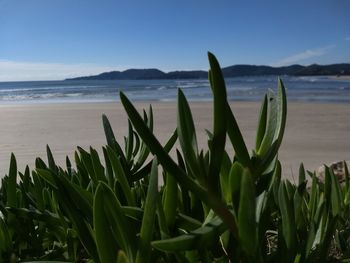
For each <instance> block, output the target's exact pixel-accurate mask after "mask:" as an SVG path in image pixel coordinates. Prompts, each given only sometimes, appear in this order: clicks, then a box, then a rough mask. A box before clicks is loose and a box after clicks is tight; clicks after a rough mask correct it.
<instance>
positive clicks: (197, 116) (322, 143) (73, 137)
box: [0, 102, 350, 177]
mask: <svg viewBox="0 0 350 263" xmlns="http://www.w3.org/2000/svg"><path fill="white" fill-rule="evenodd" d="M148 105H149V103H137V104H136V107H137V108H138V109H139V110H141V109H142V108H147V107H148ZM152 105H153V109H154V116H155V134H156V135H157V136H158V137H159V139H160V141H161V142H165V141H166V139H167V138H168V137H169V136H170V135H171V133H172V131H173V130H174V129H175V127H176V104H175V103H173V102H163V103H159V102H152ZM231 105H232V108H233V111H234V114H235V115H236V118H237V121H238V124H239V125H240V127H241V130H242V133H243V135H244V138H245V140H246V143H247V145H248V147H249V149H252V148H253V146H254V142H255V130H256V125H257V119H258V115H259V108H260V103H254V102H233V103H232V104H231ZM190 106H191V109H192V111H193V115H194V120H195V122H196V125H197V126H196V127H197V135H198V137H199V143H200V145H201V146H202V147H206V139H205V132H204V129H211V127H212V123H211V121H212V111H211V103H209V102H200V103H198V102H194V103H190ZM102 113H105V114H107V116H108V117H109V119H110V122H111V124H112V127H113V129H114V131H115V133H116V135H117V138H118V139H119V141H120V142H122V136H124V135H126V134H127V117H126V114H125V113H124V110H123V108H122V105H121V104H120V103H117V102H116V103H75V104H74V103H72V104H70V103H66V104H27V105H23V104H21V105H1V106H0V123H1V128H0V176H2V175H4V174H5V173H7V171H8V167H9V159H10V153H11V152H14V153H15V155H16V157H17V161H18V166H19V170H23V169H24V167H25V164H29V165H30V167H31V168H33V167H34V165H33V164H34V161H35V157H37V156H40V157H42V158H44V159H45V160H46V154H45V146H46V144H49V145H50V147H51V149H52V152H53V154H54V156H55V158H56V161H57V162H58V163H60V164H64V160H65V156H66V155H68V156H70V157H73V153H74V150H75V149H76V146H78V145H79V146H81V147H83V148H87V147H88V146H89V145H92V146H93V147H95V148H97V149H100V148H101V146H102V145H104V144H105V138H104V132H103V128H102V123H101V115H102ZM228 145H229V144H228ZM228 150H232V148H230V149H228ZM343 159H346V160H349V159H350V105H342V104H311V103H308V104H306V103H289V104H288V119H287V127H286V133H285V136H284V140H283V143H282V148H281V150H280V160H281V162H282V164H283V170H284V175H286V176H288V177H292V175H293V174H294V177H296V175H297V172H298V167H299V164H300V162H304V165H305V167H306V168H307V169H309V170H314V169H316V168H317V167H318V166H320V165H322V164H324V163H331V162H333V161H337V160H343Z"/></svg>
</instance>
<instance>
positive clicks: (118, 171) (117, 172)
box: [107, 146, 135, 205]
mask: <svg viewBox="0 0 350 263" xmlns="http://www.w3.org/2000/svg"><path fill="white" fill-rule="evenodd" d="M107 153H108V156H109V160H110V162H111V165H112V169H113V173H114V176H115V178H117V180H118V182H119V183H120V185H121V186H122V190H123V193H124V196H125V198H126V200H127V202H128V205H135V199H134V196H133V194H132V193H131V188H130V185H129V182H128V179H127V178H126V175H125V173H124V170H123V167H122V165H121V163H120V160H119V158H118V156H117V154H116V153H115V152H114V151H113V150H112V148H110V147H109V146H107Z"/></svg>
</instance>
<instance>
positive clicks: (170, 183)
mask: <svg viewBox="0 0 350 263" xmlns="http://www.w3.org/2000/svg"><path fill="white" fill-rule="evenodd" d="M177 202H178V187H177V182H176V180H175V178H174V177H173V176H171V175H169V174H168V173H167V174H166V182H165V188H164V193H163V209H164V214H165V220H166V223H167V225H168V227H169V228H172V227H173V225H174V222H175V218H176V212H177Z"/></svg>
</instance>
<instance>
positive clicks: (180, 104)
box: [177, 89, 203, 180]
mask: <svg viewBox="0 0 350 263" xmlns="http://www.w3.org/2000/svg"><path fill="white" fill-rule="evenodd" d="M177 134H178V136H179V142H180V145H181V149H182V152H183V154H184V157H185V160H186V165H187V166H188V169H189V170H190V171H191V173H192V175H193V176H195V177H197V178H198V177H199V179H200V180H203V175H202V174H200V169H199V167H198V161H197V159H198V146H197V137H196V131H195V127H194V123H193V118H192V113H191V109H190V107H189V105H188V102H187V100H186V97H185V95H184V94H183V92H182V91H181V90H180V89H179V90H178V99H177Z"/></svg>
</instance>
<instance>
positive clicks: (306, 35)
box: [0, 0, 350, 81]
mask: <svg viewBox="0 0 350 263" xmlns="http://www.w3.org/2000/svg"><path fill="white" fill-rule="evenodd" d="M349 12H350V1H349V0H317V1H315V0H307V1H306V0H294V1H280V0H279V1H277V0H276V1H273V0H271V1H270V0H265V1H263V0H256V1H249V0H246V1H235V0H230V1H229V0H227V1H226V0H217V1H213V0H211V1H206V0H203V1H199V0H198V1H195V0H192V1H191V0H187V1H185V0H177V1H175V0H172V1H170V0H159V1H155V0H147V1H145V0H144V1H141V0H140V1H136V0H130V1H127V0H124V1H119V0H114V1H112V0H110V1H106V0H94V1H92V0H0V81H7V80H41V79H62V78H65V77H72V76H79V75H89V74H97V73H100V72H103V71H109V70H124V69H127V68H159V69H161V70H164V71H170V70H181V69H207V67H208V63H207V58H206V52H207V51H208V50H210V51H212V52H213V53H214V54H216V56H217V57H218V59H219V60H220V62H221V65H222V66H228V65H233V64H260V65H261V64H266V65H290V64H296V63H298V64H303V65H307V64H312V63H319V64H330V63H340V62H350V15H349Z"/></svg>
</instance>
